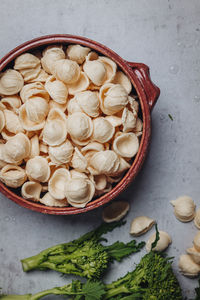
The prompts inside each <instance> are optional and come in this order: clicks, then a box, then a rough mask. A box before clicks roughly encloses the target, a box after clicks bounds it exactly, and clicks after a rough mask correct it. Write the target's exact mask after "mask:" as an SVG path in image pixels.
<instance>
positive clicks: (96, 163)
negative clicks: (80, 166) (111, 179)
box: [89, 150, 120, 175]
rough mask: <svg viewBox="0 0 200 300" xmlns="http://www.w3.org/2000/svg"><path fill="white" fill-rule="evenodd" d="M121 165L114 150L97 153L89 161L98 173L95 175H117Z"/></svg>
mask: <svg viewBox="0 0 200 300" xmlns="http://www.w3.org/2000/svg"><path fill="white" fill-rule="evenodd" d="M119 164H120V160H119V157H118V156H117V154H116V153H115V152H114V151H112V150H106V151H99V152H97V153H95V154H94V155H93V156H92V157H91V159H90V161H89V165H90V166H91V167H92V168H93V169H94V170H96V171H97V174H95V175H100V174H106V175H109V174H110V175H112V174H115V173H116V172H117V170H118V168H119Z"/></svg>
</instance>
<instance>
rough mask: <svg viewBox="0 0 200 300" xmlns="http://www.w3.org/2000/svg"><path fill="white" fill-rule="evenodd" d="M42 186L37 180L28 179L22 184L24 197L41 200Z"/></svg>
mask: <svg viewBox="0 0 200 300" xmlns="http://www.w3.org/2000/svg"><path fill="white" fill-rule="evenodd" d="M41 191H42V186H41V184H39V183H38V182H35V181H27V182H25V183H24V184H23V185H22V189H21V194H22V197H23V198H24V199H28V200H33V201H39V199H40V194H41Z"/></svg>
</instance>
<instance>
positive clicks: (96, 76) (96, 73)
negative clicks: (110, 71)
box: [83, 60, 106, 86]
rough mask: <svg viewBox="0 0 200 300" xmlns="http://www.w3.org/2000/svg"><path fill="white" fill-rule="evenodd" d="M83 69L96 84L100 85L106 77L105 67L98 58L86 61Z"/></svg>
mask: <svg viewBox="0 0 200 300" xmlns="http://www.w3.org/2000/svg"><path fill="white" fill-rule="evenodd" d="M83 70H84V72H85V73H86V74H87V76H88V77H89V79H90V80H91V81H92V82H93V83H94V84H95V85H97V86H99V85H102V84H103V83H104V81H105V79H106V68H105V66H104V64H103V63H102V62H100V61H98V60H92V61H90V60H89V61H86V62H85V63H84V65H83Z"/></svg>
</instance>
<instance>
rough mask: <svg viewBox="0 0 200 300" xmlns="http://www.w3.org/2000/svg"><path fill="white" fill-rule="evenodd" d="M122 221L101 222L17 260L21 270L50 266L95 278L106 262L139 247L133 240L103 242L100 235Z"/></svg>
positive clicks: (135, 250)
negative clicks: (71, 237)
mask: <svg viewBox="0 0 200 300" xmlns="http://www.w3.org/2000/svg"><path fill="white" fill-rule="evenodd" d="M123 224H125V222H124V221H120V222H113V223H110V224H106V223H103V224H102V225H101V226H100V227H99V228H97V229H96V230H93V231H91V232H89V233H86V234H85V235H83V236H81V237H80V238H79V239H76V240H74V241H72V242H69V243H65V244H60V245H56V246H53V247H51V248H48V249H46V250H43V251H42V252H40V253H39V254H37V255H35V256H32V257H28V258H25V259H23V260H21V262H22V267H23V270H24V271H25V272H27V271H30V270H33V269H39V270H45V269H52V270H55V271H58V272H61V273H64V274H74V275H78V276H82V277H86V278H89V279H90V278H93V279H95V278H96V279H97V278H100V276H101V275H102V274H103V273H104V271H105V270H106V269H107V268H108V265H109V263H110V262H113V261H114V260H117V261H121V260H122V259H123V258H124V257H126V256H128V255H130V254H131V253H135V252H138V251H140V249H141V248H142V247H143V246H144V245H145V243H144V242H141V243H139V244H136V241H135V240H132V241H131V242H129V243H127V244H125V243H123V242H116V243H114V244H112V245H110V246H104V245H102V244H101V243H100V242H101V241H107V240H106V239H104V238H102V235H103V234H105V233H107V232H109V231H112V230H113V229H114V228H115V227H118V226H121V225H123Z"/></svg>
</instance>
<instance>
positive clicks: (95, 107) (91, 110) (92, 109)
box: [70, 91, 99, 118]
mask: <svg viewBox="0 0 200 300" xmlns="http://www.w3.org/2000/svg"><path fill="white" fill-rule="evenodd" d="M74 99H76V101H77V104H78V106H79V107H80V108H81V109H82V111H83V112H84V113H86V114H87V115H88V116H90V117H93V118H94V117H98V115H99V97H98V94H97V93H96V92H91V91H85V92H81V93H78V94H76V96H75V98H74ZM71 101H72V100H71ZM71 101H70V102H71Z"/></svg>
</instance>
